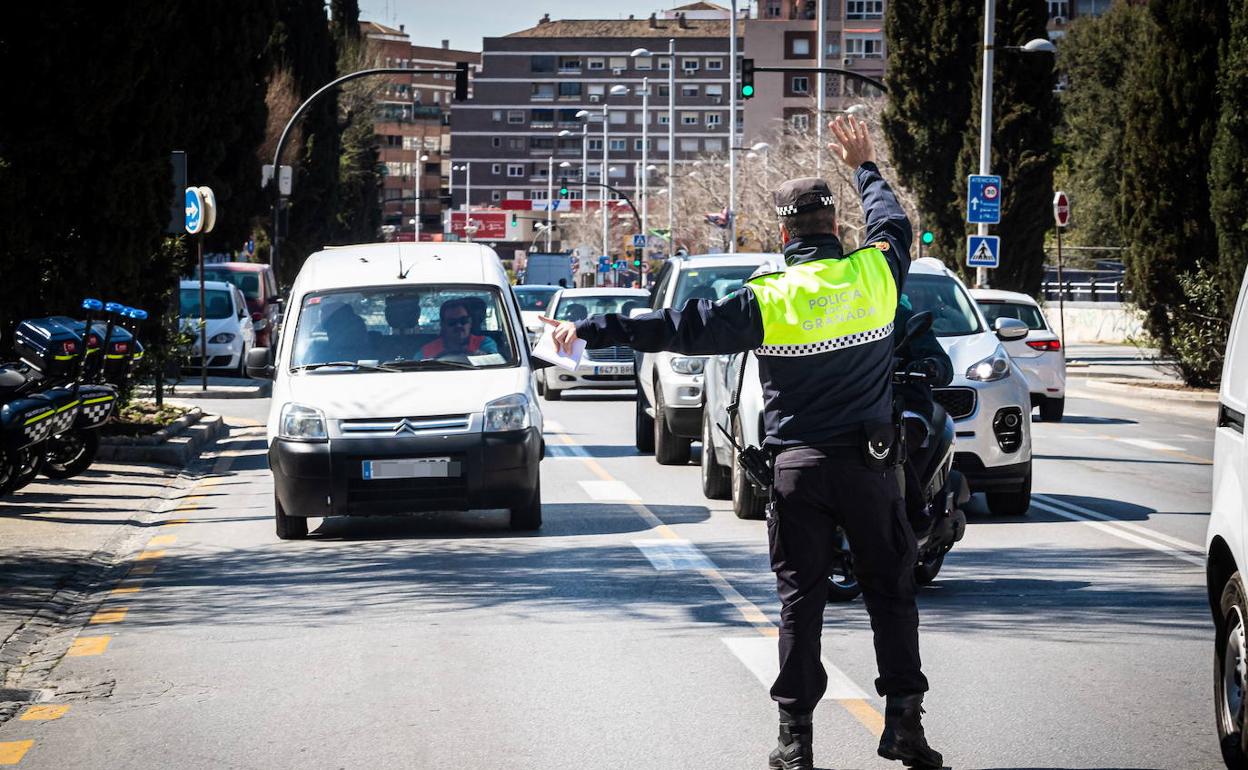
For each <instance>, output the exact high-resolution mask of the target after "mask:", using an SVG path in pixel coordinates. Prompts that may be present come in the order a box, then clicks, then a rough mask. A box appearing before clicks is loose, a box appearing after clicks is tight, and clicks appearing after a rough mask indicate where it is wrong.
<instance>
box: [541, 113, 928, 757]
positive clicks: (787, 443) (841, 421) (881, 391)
mask: <svg viewBox="0 0 1248 770" xmlns="http://www.w3.org/2000/svg"><path fill="white" fill-rule="evenodd" d="M831 129H832V134H833V136H834V137H835V138H836V140H837V141H836V143H834V144H832V145H831V148H832V150H833V152H834V153H836V154H838V155H839V156H840V157H841V159H842V160H843V161H844V162H845V163H846V164H847V165H848V166H849V167H850V168H852V169H854V179H855V181H856V183H857V186H858V192H859V194H860V195H861V197H862V205H863V209H864V211H865V214H866V233H867V235H866V242H867V244H869V245H867V246H865V247H864V248H860V249H858V250H856V251H853V252H851V253H849V254H845V253H844V252H843V251H842V248H841V242H840V240H839V239H838V238H837V237H836V235H835V233H836V232H837V226H836V212H835V208H834V206H833V196H832V192H831V190H830V189H829V188H828V184H827V182H825V181H824V180H822V179H813V178H808V179H793V180H790V181H788V182H785V183H784V184H783V185H781V186H780V188H779V189H778V190H777V191H776V192H775V204H776V213H777V215H778V216H779V217H780V223H781V231H780V232H781V236H782V237H783V239H784V241H785V246H784V257H785V262H786V264H787V265H788V267H787V269H786V270H785V271H784V272H783V273H779V274H773V275H764V276H760V277H758V278H755V279H753V280H751V281H749V282H748V283H747V284H746V285H745V286H743V287H742V288H741V289H740V290H739V291H737V292H735V293H733V294H730V295H728V296H726V297H724V298H722V299H720V300H718V301H711V300H706V299H699V300H690V301H689V302H687V303H686V304H685V306H684V307H683V308H680V309H673V310H660V311H655V312H653V313H648V314H646V315H643V316H640V317H638V318H632V319H630V318H625V317H622V316H620V315H616V314H610V315H600V316H593V317H590V318H588V319H586V320H584V321H581V322H579V323H576V324H575V325H574V324H571V323H568V322H563V323H558V322H555V321H550V320H547V323H549V324H552V325H554V326H556V328H555V330H554V338H555V342H556V344H558V345H559V346H561V347H563V348H565V349H567V348H570V347H571V344H572V343H573V342H575V340H576V339H577V338H580V339H583V340H585V342H586V344H587V345H588V346H589V347H591V348H597V347H606V346H609V345H629V346H631V347H633V348H635V349H637V350H642V351H659V350H670V351H676V352H680V353H684V354H687V355H698V354H715V353H732V352H739V351H747V350H753V351H755V352H756V353H757V355H758V364H759V367H758V368H759V376H760V378H761V380H762V387H763V399H764V427H765V428H766V434H767V438H766V442H765V443H766V444H767V445H768V447H769V448H770V449H771V451H772V452H773V454H774V458H775V459H774V478H775V481H774V485H773V487H772V490H771V504H770V505H769V506H768V516H767V536H768V543H769V546H770V553H771V567H772V571H773V572H775V574H776V585H777V589H778V593H779V595H780V602H781V609H780V621H781V622H780V639H779V647H780V674H779V676H778V677H777V678H776V682H775V684H774V685H773V686H772V688H771V696H772V699H773V700H775V701H776V703H777V704H779V707H780V742H779V745H778V746H777V747H776V749H775V750H774V751H772V753H771V755H770V757H769V758H768V761H769V766H770V767H772V768H785V769H786V770H791V769H793V768H811V767H813V761H814V760H813V751H812V725H811V714H812V712H813V711H814V708H815V706H816V704H818V702H819V700H820V698H821V697H822V696H823V693H824V691H825V689H826V688H827V674H826V672H825V671H824V669H823V665H822V663H821V662H820V632H821V630H822V624H823V608H824V604H825V603H826V600H827V580H826V576H827V575H828V573H829V567H830V564H829V560H830V558H831V553H830V543H831V538H832V533H833V529H834V525H835V524H838V523H839V524H840V525H841V526H842V527H844V529H845V532H846V535H847V536H848V537H849V541H850V542H851V543H852V544H853V551H854V560H855V572H856V574H857V576H858V580H859V583H861V585H862V588H863V598H864V601H865V603H866V606H867V611H868V612H869V613H870V615H871V628H872V631H873V633H874V636H875V652H876V663H877V665H878V668H879V678H877V679H876V682H875V685H876V689H877V690H878V691H879V693H880V694H881V695H884V696H887V708H886V709H885V727H884V733H883V735H882V736H881V738H880V746H879V753H880V755H881V756H883V757H886V758H889V759H896V760H901V761H903V762H905V763H906V764H908V765H913V766H915V767H941V766H942V759H941V756H940V754H939V753H937V752H936V751H934V750H932V749H931V748H930V747H929V746H928V745H927V741H926V739H925V737H924V734H923V728H922V724H921V722H920V714H921V713H922V711H921V708H920V707H921V704H922V699H923V693H924V692H925V691H926V690H927V680H926V678H924V676H923V672H922V670H921V666H920V661H919V635H918V622H919V616H918V609H917V607H916V605H915V584H914V575H913V570H912V566H913V564H914V560H915V557H916V554H915V549H916V544H915V539H914V534H913V532H911V530H910V526H909V523H908V521H907V520H906V517H905V511H904V505H903V502H902V498H901V493H900V490H899V489H898V486H897V480H896V476H895V475H894V474H893V473H892V472H891V469H886V468H882V467H880V466H879V464H878V463H876V462H872V461H871V458H872V456H878V455H877V453H873V452H868V451H865V450H866V448H867V447H866V446H865V445H866V444H867V442H868V436H869V435H870V436H872V437H873V438H875V439H877V440H878V439H879V438H880V433H879V430H880V428H881V426H887V425H891V423H892V392H891V384H890V375H891V370H892V343H891V335H892V331H893V320H894V315H895V312H896V307H897V298H898V295H899V294H900V292H901V289H902V285H903V283H904V281H905V275H906V271H907V270H908V269H909V262H910V258H909V251H910V242H911V229H910V223H909V221H907V219H906V215H905V213H904V212H903V211H902V209H901V206H900V205H899V204H898V203H897V199H896V198H895V197H894V196H893V192H892V190H890V189H889V187H888V184H887V183H885V181H884V179H883V178H882V177H881V176H880V172H879V169H878V168H876V166H875V164H874V163H873V162H872V149H871V141H870V139H869V137H868V134H867V129H866V124H865V123H862V122H861V121H857V120H855V119H853V118H849V119H848V120H846V119H845V118H841V117H838V118H837V119H836V120H835V121H833V122H832V124H831ZM884 440H885V442H886V443H887V440H888V439H887V438H885V439H884ZM876 448H877V447H872V449H876Z"/></svg>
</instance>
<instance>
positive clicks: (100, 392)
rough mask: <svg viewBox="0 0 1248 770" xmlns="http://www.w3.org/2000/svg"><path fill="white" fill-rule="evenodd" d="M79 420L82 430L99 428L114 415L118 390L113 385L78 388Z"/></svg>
mask: <svg viewBox="0 0 1248 770" xmlns="http://www.w3.org/2000/svg"><path fill="white" fill-rule="evenodd" d="M78 401H79V402H80V404H79V406H78V420H77V422H75V423H74V427H75V428H78V429H80V430H90V429H92V428H98V427H100V426H101V425H103V424H104V423H106V422H108V419H109V418H110V417H112V416H113V410H114V409H116V408H117V390H116V389H115V388H113V387H112V386H111V385H83V386H82V387H81V388H79V389H78Z"/></svg>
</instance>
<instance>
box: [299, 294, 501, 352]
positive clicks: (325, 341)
mask: <svg viewBox="0 0 1248 770" xmlns="http://www.w3.org/2000/svg"><path fill="white" fill-rule="evenodd" d="M518 361H519V357H518V355H517V353H516V346H515V342H514V335H513V334H512V329H511V324H510V322H509V321H508V318H507V315H506V312H505V310H504V305H503V302H502V297H501V295H500V294H499V292H498V290H497V289H495V288H493V287H489V286H436V285H425V286H374V287H369V288H361V289H351V290H346V291H341V290H338V291H330V292H318V293H313V294H308V295H306V296H305V297H304V298H303V305H302V306H301V308H300V310H299V321H298V325H297V327H296V329H295V340H294V353H293V355H292V356H291V361H290V365H291V368H292V369H299V368H308V369H316V370H317V371H320V372H344V371H358V370H361V369H372V370H376V369H377V368H379V367H380V368H381V369H383V370H387V371H388V370H404V369H438V368H445V369H452V368H454V369H484V368H492V367H504V366H516V365H517V363H518Z"/></svg>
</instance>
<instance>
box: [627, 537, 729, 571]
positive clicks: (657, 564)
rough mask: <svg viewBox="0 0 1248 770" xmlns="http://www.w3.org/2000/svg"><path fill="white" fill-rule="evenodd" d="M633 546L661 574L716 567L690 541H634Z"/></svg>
mask: <svg viewBox="0 0 1248 770" xmlns="http://www.w3.org/2000/svg"><path fill="white" fill-rule="evenodd" d="M633 545H635V546H637V549H638V550H639V551H641V552H642V554H643V555H645V557H646V558H647V559H649V560H650V564H651V566H653V567H654V568H655V569H657V570H659V571H660V572H674V571H677V570H702V569H714V568H715V565H714V564H712V563H711V560H710V559H708V558H706V556H705V555H703V553H702V552H701V551H699V550H698V549H697V547H696V546H694V544H693V543H690V542H689V541H688V540H672V539H666V538H665V539H662V540H634V541H633Z"/></svg>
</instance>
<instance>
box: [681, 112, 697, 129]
mask: <svg viewBox="0 0 1248 770" xmlns="http://www.w3.org/2000/svg"><path fill="white" fill-rule="evenodd" d="M680 125H682V126H696V125H698V113H696V112H682V113H680Z"/></svg>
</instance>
